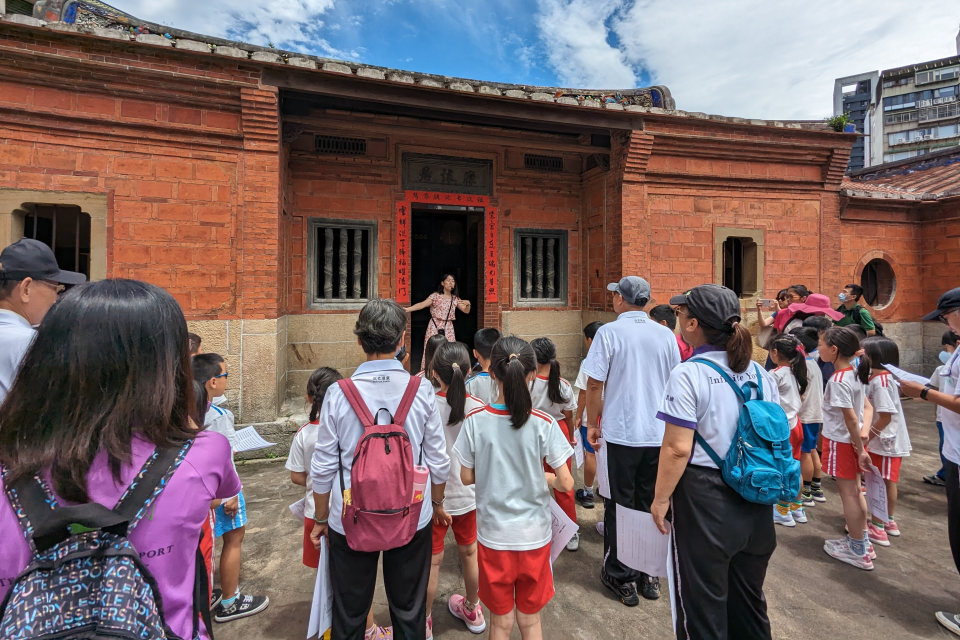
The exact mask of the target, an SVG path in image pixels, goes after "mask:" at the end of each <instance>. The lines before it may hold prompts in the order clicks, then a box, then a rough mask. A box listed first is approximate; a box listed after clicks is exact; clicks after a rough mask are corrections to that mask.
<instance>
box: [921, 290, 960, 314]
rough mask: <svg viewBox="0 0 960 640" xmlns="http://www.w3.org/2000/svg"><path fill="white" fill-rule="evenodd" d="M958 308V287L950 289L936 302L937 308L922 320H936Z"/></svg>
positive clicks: (959, 299)
mask: <svg viewBox="0 0 960 640" xmlns="http://www.w3.org/2000/svg"><path fill="white" fill-rule="evenodd" d="M957 308H960V287H957V288H956V289H950V291H947V292H946V293H945V294H943V295H942V296H940V299H939V300H937V308H936V309H934V310H933V311H931V312H930V313H928V314H927V315H925V316H923V320H937V319H938V318H939V317H940V316H942V315H943V314H945V313H946V312H947V311H951V310H953V309H957Z"/></svg>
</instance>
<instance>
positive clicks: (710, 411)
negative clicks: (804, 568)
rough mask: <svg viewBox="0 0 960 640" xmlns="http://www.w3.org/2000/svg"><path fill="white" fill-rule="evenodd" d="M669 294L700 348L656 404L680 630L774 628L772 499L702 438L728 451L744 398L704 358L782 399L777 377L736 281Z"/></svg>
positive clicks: (735, 632)
mask: <svg viewBox="0 0 960 640" xmlns="http://www.w3.org/2000/svg"><path fill="white" fill-rule="evenodd" d="M670 304H671V305H673V306H678V309H677V319H678V321H679V322H678V324H679V325H680V334H681V335H682V336H683V339H684V340H686V342H687V344H689V345H690V346H692V347H694V351H693V356H692V357H691V359H690V360H687V361H686V362H684V363H681V364H679V365H677V367H676V368H674V370H673V372H672V373H671V374H670V379H669V381H668V382H667V387H666V390H665V391H664V398H663V401H662V403H661V405H660V411H659V412H658V413H657V417H658V418H660V419H661V420H663V421H664V422H665V423H666V430H665V432H664V437H663V446H662V448H661V450H660V466H659V471H658V473H657V488H656V495H655V497H654V501H653V505H652V507H651V509H650V513H651V514H652V515H653V518H654V520H655V521H656V522H657V526H659V527H660V530H661V531H663V532H664V533H666V528H665V526H664V524H663V522H664V518H665V517H666V515H667V510H668V509H670V507H671V506H672V518H673V536H674V549H675V557H674V566H673V567H672V568H671V569H672V570H673V572H674V576H675V578H676V580H675V584H677V585H678V590H677V591H678V593H677V619H676V630H677V638H750V639H757V638H770V637H771V636H770V620H769V619H768V618H767V602H766V599H765V598H764V596H763V581H764V578H765V576H766V573H767V563H768V562H769V560H770V556H771V555H773V551H774V549H775V548H776V546H777V535H776V532H775V531H774V525H773V521H772V520H771V518H770V507H769V506H767V505H762V504H755V503H752V502H748V501H747V500H745V499H744V498H742V497H741V496H740V494H738V493H737V492H736V491H734V490H733V489H732V488H731V487H730V486H729V485H728V484H727V483H726V482H724V480H723V477H722V476H721V475H720V470H719V469H718V468H717V465H716V464H714V462H713V461H712V460H711V459H710V456H709V455H707V453H706V452H705V451H704V450H703V448H702V447H700V446H695V445H694V432H696V433H699V434H700V436H701V437H702V438H703V439H704V440H705V441H706V442H707V444H708V445H710V446H711V447H712V448H713V450H714V451H715V452H716V454H717V455H718V456H719V457H720V458H721V459H723V458H724V457H725V456H726V454H727V450H728V449H729V448H730V444H731V442H732V440H733V436H734V433H735V432H736V429H737V421H738V419H739V416H740V406H741V404H740V400H739V399H738V398H737V396H736V394H735V393H734V391H733V389H732V388H731V387H730V385H729V384H728V383H727V382H726V381H725V380H724V379H723V378H722V377H720V376H719V375H718V374H717V372H716V371H714V370H713V369H712V368H711V367H710V366H708V365H706V364H703V363H697V362H696V361H695V360H696V359H698V358H699V359H703V360H709V361H710V362H712V363H715V364H717V365H719V366H720V367H721V368H722V369H723V371H724V372H726V374H727V375H728V376H729V377H730V378H732V379H733V381H734V382H735V383H736V384H738V385H740V386H742V385H744V384H746V383H748V382H752V383H754V384H759V385H761V387H762V389H763V399H764V400H767V401H770V402H779V393H778V392H777V383H776V382H775V381H774V380H773V378H771V377H770V375H769V374H768V373H767V372H766V371H764V370H763V368H762V367H760V366H759V365H757V364H756V363H754V362H751V360H750V357H751V355H752V354H753V340H752V338H751V337H750V333H749V332H748V331H747V329H746V328H745V327H744V326H743V325H741V324H740V317H741V316H740V300H739V299H738V298H737V295H736V294H735V293H734V292H733V291H731V290H730V289H727V288H726V287H721V286H719V285H715V284H705V285H700V286H699V287H695V288H693V289H692V290H690V291H688V292H687V293H685V294H683V295H680V296H674V297H673V298H671V299H670ZM755 393H756V391H754V394H755ZM691 453H692V455H691Z"/></svg>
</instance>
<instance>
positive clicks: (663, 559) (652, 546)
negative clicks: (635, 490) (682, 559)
mask: <svg viewBox="0 0 960 640" xmlns="http://www.w3.org/2000/svg"><path fill="white" fill-rule="evenodd" d="M668 526H669V524H668ZM669 542H670V536H669V535H664V534H662V533H660V530H659V529H657V525H656V523H655V522H654V521H653V516H651V515H650V514H649V513H647V512H645V511H636V510H634V509H628V508H626V507H624V506H622V505H619V504H618V505H617V558H618V559H619V560H620V562H622V563H623V564H625V565H627V566H628V567H630V568H631V569H636V570H637V571H642V572H643V573H645V574H647V575H649V576H666V575H667V545H668V543H669Z"/></svg>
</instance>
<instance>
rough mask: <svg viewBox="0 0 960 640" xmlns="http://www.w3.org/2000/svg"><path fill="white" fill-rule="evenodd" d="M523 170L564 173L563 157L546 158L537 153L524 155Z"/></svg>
mask: <svg viewBox="0 0 960 640" xmlns="http://www.w3.org/2000/svg"><path fill="white" fill-rule="evenodd" d="M523 168H524V169H532V170H534V171H553V172H559V171H563V156H545V155H540V154H536V153H525V154H523Z"/></svg>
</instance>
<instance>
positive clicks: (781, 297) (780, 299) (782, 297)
mask: <svg viewBox="0 0 960 640" xmlns="http://www.w3.org/2000/svg"><path fill="white" fill-rule="evenodd" d="M789 299H790V298H788V297H787V296H780V297H779V298H777V302H783V301H784V300H789Z"/></svg>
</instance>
